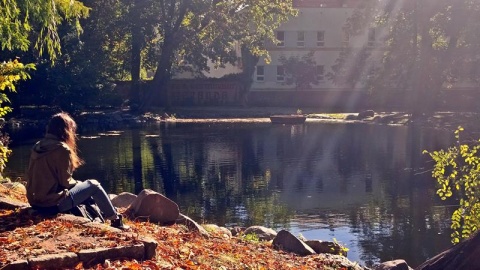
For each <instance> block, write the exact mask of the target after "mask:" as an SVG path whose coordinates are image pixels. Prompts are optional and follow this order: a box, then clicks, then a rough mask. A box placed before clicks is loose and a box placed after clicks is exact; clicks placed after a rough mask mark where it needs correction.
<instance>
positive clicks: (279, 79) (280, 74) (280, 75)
mask: <svg viewBox="0 0 480 270" xmlns="http://www.w3.org/2000/svg"><path fill="white" fill-rule="evenodd" d="M283 81H285V68H284V67H283V66H277V82H283Z"/></svg>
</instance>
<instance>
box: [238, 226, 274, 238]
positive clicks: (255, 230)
mask: <svg viewBox="0 0 480 270" xmlns="http://www.w3.org/2000/svg"><path fill="white" fill-rule="evenodd" d="M243 233H244V234H245V235H248V234H254V235H256V236H257V237H258V239H259V240H262V241H270V240H273V239H274V238H275V237H276V236H277V232H276V231H274V230H273V229H270V228H267V227H263V226H250V227H248V228H247V229H246V230H245V231H244V232H243Z"/></svg>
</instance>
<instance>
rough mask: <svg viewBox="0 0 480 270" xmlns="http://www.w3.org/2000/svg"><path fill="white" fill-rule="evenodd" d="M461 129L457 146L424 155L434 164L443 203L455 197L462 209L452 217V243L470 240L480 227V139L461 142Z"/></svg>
mask: <svg viewBox="0 0 480 270" xmlns="http://www.w3.org/2000/svg"><path fill="white" fill-rule="evenodd" d="M461 131H463V128H462V127H458V129H457V130H456V131H455V138H456V145H454V146H452V147H449V148H448V149H447V150H440V151H433V152H428V151H424V153H427V154H429V155H430V156H431V157H432V159H433V160H434V161H435V165H434V168H433V171H432V176H433V177H434V178H435V179H436V180H437V184H438V190H437V194H438V195H439V196H440V198H441V199H442V200H446V199H447V198H449V197H452V196H453V195H455V196H456V197H457V198H458V199H459V207H458V208H457V209H456V210H455V211H454V212H453V214H452V225H451V228H452V230H453V233H452V242H453V243H458V242H460V240H461V239H465V238H468V237H469V236H470V235H472V234H473V233H475V232H476V231H477V230H478V228H479V227H480V156H479V150H480V140H478V141H476V142H475V143H472V144H470V145H469V144H462V143H461V142H460V132H461Z"/></svg>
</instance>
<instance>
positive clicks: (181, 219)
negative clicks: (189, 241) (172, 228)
mask: <svg viewBox="0 0 480 270" xmlns="http://www.w3.org/2000/svg"><path fill="white" fill-rule="evenodd" d="M175 223H177V224H181V225H184V226H186V227H187V228H188V229H189V230H190V231H194V232H198V233H200V234H201V235H202V236H204V237H209V234H208V232H207V230H205V228H203V227H202V226H200V225H199V224H198V223H197V222H195V221H194V220H193V219H191V218H189V217H187V216H185V215H184V214H179V216H178V218H177V220H176V221H175Z"/></svg>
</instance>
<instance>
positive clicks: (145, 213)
mask: <svg viewBox="0 0 480 270" xmlns="http://www.w3.org/2000/svg"><path fill="white" fill-rule="evenodd" d="M128 211H129V212H130V213H132V214H133V215H134V216H135V217H136V218H140V219H145V220H149V221H150V222H154V223H160V224H172V223H174V222H175V221H176V220H177V218H178V215H179V214H180V210H179V208H178V205H177V204H176V203H175V202H173V201H172V200H170V199H168V198H167V197H165V196H163V195H162V194H160V193H158V192H155V191H153V190H150V189H144V190H142V191H141V192H140V194H138V196H137V198H136V199H135V200H134V201H133V203H132V204H131V205H130V207H129V209H128Z"/></svg>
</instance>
